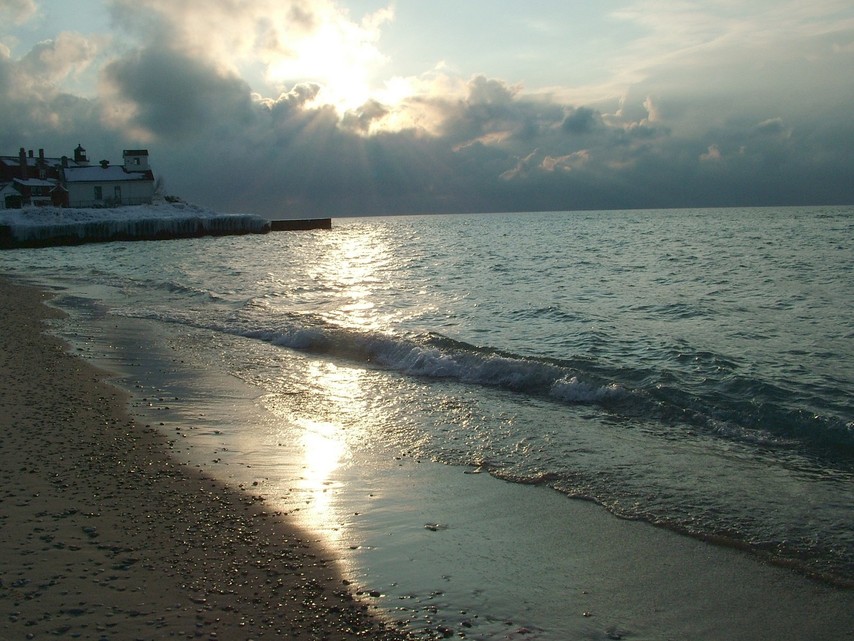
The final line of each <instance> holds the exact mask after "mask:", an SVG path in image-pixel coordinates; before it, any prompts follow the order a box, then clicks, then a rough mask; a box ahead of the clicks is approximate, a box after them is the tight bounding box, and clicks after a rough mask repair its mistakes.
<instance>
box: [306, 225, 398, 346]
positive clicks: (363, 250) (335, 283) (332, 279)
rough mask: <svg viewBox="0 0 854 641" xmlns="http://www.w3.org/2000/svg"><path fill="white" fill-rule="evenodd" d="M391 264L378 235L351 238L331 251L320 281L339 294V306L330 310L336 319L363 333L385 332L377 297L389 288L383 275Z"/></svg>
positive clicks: (323, 266)
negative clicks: (378, 309)
mask: <svg viewBox="0 0 854 641" xmlns="http://www.w3.org/2000/svg"><path fill="white" fill-rule="evenodd" d="M390 261H391V258H390V256H389V248H388V246H387V244H386V243H385V242H384V240H383V239H382V238H380V237H377V236H376V235H374V234H354V235H352V236H351V235H348V236H347V237H344V238H341V239H340V242H339V243H337V246H336V247H330V250H329V252H328V253H327V254H326V260H325V261H324V262H323V264H322V265H321V266H320V271H319V272H318V277H319V278H320V279H322V280H324V281H326V282H327V283H328V284H329V286H330V287H331V288H332V289H334V290H335V291H336V301H335V302H336V303H337V304H336V305H335V308H334V309H330V310H329V313H330V315H331V316H332V318H333V319H335V320H337V321H339V322H340V321H343V322H344V323H345V324H346V325H348V326H350V327H356V328H359V329H366V330H368V329H370V330H383V329H385V328H386V325H387V322H385V321H384V319H383V318H382V316H381V315H379V314H378V313H377V309H376V303H375V298H376V297H375V296H374V293H375V292H376V291H377V290H378V289H381V288H383V287H385V286H386V277H385V275H384V274H382V273H381V272H382V271H383V270H384V269H385V268H386V267H387V266H388V264H389V263H390Z"/></svg>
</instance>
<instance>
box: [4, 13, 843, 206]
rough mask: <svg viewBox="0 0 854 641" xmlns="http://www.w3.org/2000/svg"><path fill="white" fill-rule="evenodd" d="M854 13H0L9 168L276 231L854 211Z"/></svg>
mask: <svg viewBox="0 0 854 641" xmlns="http://www.w3.org/2000/svg"><path fill="white" fill-rule="evenodd" d="M852 70H854V3H852V2H851V1H850V0H811V2H803V0H794V1H791V0H749V2H745V1H744V0H696V1H692V0H602V1H601V2H590V1H588V0H528V2H526V3H519V2H517V1H515V0H513V1H511V0H431V1H430V2H425V1H421V0H396V1H395V0H177V1H176V0H75V1H74V2H68V0H0V154H5V155H16V154H17V151H18V149H19V148H20V147H26V148H28V149H41V148H43V149H45V153H46V154H47V155H48V156H51V157H59V156H62V155H68V156H71V155H72V152H73V149H74V148H75V147H76V146H77V145H78V144H82V145H83V147H85V148H86V150H87V152H88V155H89V158H90V160H92V161H99V160H101V159H108V160H111V161H112V162H121V152H122V150H123V149H127V148H133V149H138V148H145V149H148V150H149V154H150V160H151V164H152V167H153V169H154V171H155V174H156V176H157V177H158V179H159V181H160V183H161V185H160V186H161V189H162V190H163V191H164V192H165V193H166V194H170V195H176V196H180V197H182V198H184V199H185V200H188V201H190V202H193V203H196V204H200V205H204V206H208V207H212V208H214V209H217V210H220V211H240V212H250V213H258V214H262V215H266V216H270V217H282V218H285V217H304V216H333V217H339V216H356V215H372V214H410V213H448V212H499V211H500V212H504V211H542V210H560V211H563V210H582V209H583V210H600V209H635V208H663V207H718V206H781V205H830V204H852V203H854V113H852V112H853V111H854V71H852Z"/></svg>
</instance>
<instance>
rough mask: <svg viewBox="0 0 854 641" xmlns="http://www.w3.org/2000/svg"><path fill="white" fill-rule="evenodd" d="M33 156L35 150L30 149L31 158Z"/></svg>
mask: <svg viewBox="0 0 854 641" xmlns="http://www.w3.org/2000/svg"><path fill="white" fill-rule="evenodd" d="M32 157H33V150H32V149H30V158H32Z"/></svg>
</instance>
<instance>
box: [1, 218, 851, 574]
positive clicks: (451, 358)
mask: <svg viewBox="0 0 854 641" xmlns="http://www.w3.org/2000/svg"><path fill="white" fill-rule="evenodd" d="M0 270H2V271H3V272H6V273H12V274H15V275H19V276H27V277H31V278H33V279H35V280H36V281H38V282H41V283H46V284H49V285H51V286H54V287H58V288H62V289H63V290H64V291H63V292H62V294H61V296H60V298H59V302H60V304H63V305H65V306H69V307H72V308H76V309H78V310H80V309H84V308H85V309H88V310H90V312H92V310H97V311H98V313H100V314H107V315H109V316H115V317H122V316H124V317H132V318H143V319H150V320H154V321H156V322H158V323H162V324H164V326H165V327H168V328H171V329H170V330H169V331H172V332H173V334H174V335H175V336H176V337H180V336H181V335H182V331H181V330H182V328H193V331H194V332H195V331H197V330H201V331H203V332H207V333H208V335H209V336H210V337H211V344H212V345H215V346H216V345H218V346H220V347H219V348H218V351H217V350H214V351H215V358H214V357H211V359H210V361H209V363H208V366H209V367H210V368H212V369H213V368H216V369H221V370H222V371H223V372H227V373H230V374H234V375H237V376H238V377H240V378H242V379H243V380H245V381H247V382H249V383H250V384H252V385H254V386H257V387H258V388H260V389H261V390H263V392H264V393H265V394H266V395H267V396H266V397H265V398H267V399H268V402H270V403H271V404H272V405H275V407H276V409H277V411H278V412H280V413H282V414H284V415H286V416H288V417H289V418H291V419H292V420H293V422H294V423H300V424H303V425H321V424H324V425H328V424H330V423H334V424H335V425H337V426H339V427H340V428H341V431H342V433H343V434H344V435H345V436H344V438H345V439H349V441H350V442H349V443H348V446H349V447H352V448H356V449H358V448H371V447H376V446H377V445H376V444H378V443H382V446H383V447H386V448H390V449H391V450H392V451H393V452H396V453H397V454H399V455H400V456H404V455H406V456H416V457H419V458H425V459H433V460H437V461H442V462H446V463H449V464H454V465H461V466H478V467H479V468H480V469H481V470H483V471H488V472H490V473H491V474H493V475H495V476H498V477H500V478H502V479H506V480H509V481H513V482H518V483H537V484H545V485H548V486H550V487H552V488H554V489H555V490H557V491H559V492H562V493H565V494H568V495H572V496H580V497H587V498H591V499H593V500H595V501H597V502H599V503H600V504H602V505H604V506H606V507H607V508H608V509H609V510H611V511H612V512H614V513H615V514H618V515H621V516H625V517H629V518H634V519H643V520H648V521H650V522H652V523H655V524H659V525H662V526H665V527H668V528H672V529H675V530H678V531H682V532H686V533H690V534H693V535H697V536H701V537H712V538H719V539H720V540H723V541H729V542H731V543H734V544H738V545H739V546H746V547H749V548H751V549H754V550H756V551H760V552H762V553H763V554H770V555H773V556H774V557H776V558H778V559H780V560H785V561H788V562H792V563H795V564H797V565H799V566H800V567H802V568H803V569H805V570H807V571H809V572H811V573H817V574H820V575H823V576H825V577H830V578H834V579H837V580H839V579H841V580H843V581H846V582H851V581H854V527H852V525H853V524H854V208H850V207H848V208H839V207H834V208H809V209H807V208H788V209H723V210H678V211H675V210H674V211H628V212H581V213H578V212H573V213H548V214H515V215H461V216H435V217H429V216H425V217H400V218H377V219H370V218H369V219H346V220H336V221H335V222H334V229H333V230H332V231H321V232H306V233H278V234H270V235H267V236H252V237H232V238H219V239H199V240H189V241H177V242H160V243H114V244H107V245H91V246H85V247H76V248H53V249H43V250H17V251H10V252H5V253H2V254H0ZM93 313H94V312H93ZM194 335H195V334H194ZM233 337H241V338H242V340H241V342H239V343H235V342H234V341H233V340H232V339H233ZM247 339H248V340H247ZM176 340H180V339H179V338H176ZM187 340H189V339H187ZM238 344H239V345H241V346H243V347H241V348H240V349H235V347H234V346H235V345H238ZM295 351H296V352H298V353H300V354H301V355H302V356H304V357H305V356H307V357H308V358H302V360H300V361H299V363H301V364H300V365H297V364H295V362H293V361H290V360H289V359H288V355H289V354H293V353H294V352H295ZM270 399H272V400H270ZM306 399H311V401H310V402H307V400H306ZM348 434H349V435H348Z"/></svg>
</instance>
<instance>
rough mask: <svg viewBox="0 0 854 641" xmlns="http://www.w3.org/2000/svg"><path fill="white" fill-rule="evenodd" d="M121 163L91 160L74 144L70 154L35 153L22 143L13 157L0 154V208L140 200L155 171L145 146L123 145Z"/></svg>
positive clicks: (149, 191) (150, 191) (148, 194)
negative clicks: (50, 156) (125, 147)
mask: <svg viewBox="0 0 854 641" xmlns="http://www.w3.org/2000/svg"><path fill="white" fill-rule="evenodd" d="M122 157H123V160H124V162H123V164H122V165H111V164H110V163H109V162H108V161H106V160H102V161H101V162H100V163H98V164H97V165H91V164H90V163H89V159H88V158H87V157H86V150H85V149H83V147H82V145H78V146H77V148H76V149H75V150H74V158H73V159H72V158H69V157H67V156H62V157H61V158H48V157H46V156H45V154H44V150H43V149H39V153H38V156H36V155H35V154H34V153H33V151H32V150H30V151H29V153H27V151H26V150H25V149H24V148H23V147H22V148H21V150H20V152H19V154H18V155H17V156H0V209H12V208H20V207H30V206H40V205H53V206H55V207H75V208H90V207H118V206H121V205H145V204H149V203H151V201H152V198H153V197H154V189H155V185H154V174H153V173H152V171H151V167H150V165H149V164H148V150H147V149H125V150H124V152H123V153H122Z"/></svg>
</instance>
